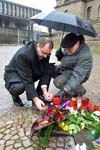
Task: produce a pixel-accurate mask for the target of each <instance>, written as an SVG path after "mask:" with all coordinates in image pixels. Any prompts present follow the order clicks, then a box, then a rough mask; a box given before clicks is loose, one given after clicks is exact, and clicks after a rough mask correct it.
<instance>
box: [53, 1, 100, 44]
mask: <svg viewBox="0 0 100 150" xmlns="http://www.w3.org/2000/svg"><path fill="white" fill-rule="evenodd" d="M56 4H57V5H56V7H55V9H56V10H58V11H62V12H66V13H67V12H69V13H72V14H75V15H77V16H80V17H81V18H83V19H88V20H90V21H91V22H92V24H93V26H94V28H95V30H96V32H97V37H96V38H91V37H86V40H87V42H88V43H89V44H90V45H96V46H100V0H56Z"/></svg>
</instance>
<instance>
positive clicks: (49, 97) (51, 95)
mask: <svg viewBox="0 0 100 150" xmlns="http://www.w3.org/2000/svg"><path fill="white" fill-rule="evenodd" d="M43 96H44V98H45V100H46V101H48V102H51V101H52V99H53V94H51V93H49V92H44V94H43Z"/></svg>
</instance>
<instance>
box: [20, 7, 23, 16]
mask: <svg viewBox="0 0 100 150" xmlns="http://www.w3.org/2000/svg"><path fill="white" fill-rule="evenodd" d="M20 17H21V18H23V7H20Z"/></svg>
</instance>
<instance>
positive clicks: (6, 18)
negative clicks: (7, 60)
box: [0, 0, 41, 44]
mask: <svg viewBox="0 0 100 150" xmlns="http://www.w3.org/2000/svg"><path fill="white" fill-rule="evenodd" d="M39 12H41V10H39V9H35V8H32V7H27V6H24V5H20V4H17V3H13V2H10V1H7V0H0V44H1V43H8V44H10V43H11V44H12V43H14V44H15V43H16V44H21V43H22V42H23V41H24V42H25V41H26V42H27V41H30V40H32V39H33V24H32V23H31V21H30V17H32V16H33V15H35V14H37V13H39Z"/></svg>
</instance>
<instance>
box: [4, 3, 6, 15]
mask: <svg viewBox="0 0 100 150" xmlns="http://www.w3.org/2000/svg"><path fill="white" fill-rule="evenodd" d="M4 14H5V15H7V3H4Z"/></svg>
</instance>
